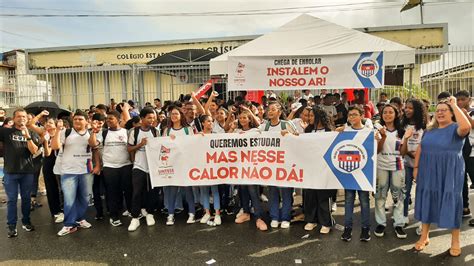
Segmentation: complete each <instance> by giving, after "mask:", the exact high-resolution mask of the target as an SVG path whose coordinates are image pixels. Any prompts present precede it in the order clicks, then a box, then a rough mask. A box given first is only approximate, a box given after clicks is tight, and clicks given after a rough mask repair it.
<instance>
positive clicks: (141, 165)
mask: <svg viewBox="0 0 474 266" xmlns="http://www.w3.org/2000/svg"><path fill="white" fill-rule="evenodd" d="M109 133H110V132H109ZM134 134H135V130H134V129H132V130H131V131H130V133H129V136H128V144H129V145H131V146H135V136H134ZM154 137H155V136H153V132H152V131H151V129H149V130H147V131H143V130H142V129H141V128H140V129H139V132H138V137H137V145H138V144H139V143H140V142H141V141H142V139H143V138H147V139H152V138H154ZM107 138H109V136H108V135H107ZM106 140H107V139H106ZM133 169H139V170H141V171H143V172H145V173H148V172H149V170H148V162H147V160H146V153H145V146H143V147H140V149H138V150H137V151H136V152H135V161H134V162H133Z"/></svg>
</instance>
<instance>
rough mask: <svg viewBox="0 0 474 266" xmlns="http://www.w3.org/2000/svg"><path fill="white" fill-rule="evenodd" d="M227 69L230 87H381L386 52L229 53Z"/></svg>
mask: <svg viewBox="0 0 474 266" xmlns="http://www.w3.org/2000/svg"><path fill="white" fill-rule="evenodd" d="M228 73H229V77H228V88H229V90H231V91H241V90H259V89H260V90H273V91H279V90H294V89H341V88H381V87H382V86H383V81H384V68H383V53H382V52H374V53H360V54H342V55H324V56H300V57H295V56H291V57H243V56H240V57H239V56H229V60H228Z"/></svg>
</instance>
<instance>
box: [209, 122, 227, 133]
mask: <svg viewBox="0 0 474 266" xmlns="http://www.w3.org/2000/svg"><path fill="white" fill-rule="evenodd" d="M212 132H214V133H225V130H224V128H223V127H221V125H220V124H219V122H217V121H214V124H213V126H212Z"/></svg>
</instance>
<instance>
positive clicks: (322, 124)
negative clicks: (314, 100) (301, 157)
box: [303, 106, 336, 234]
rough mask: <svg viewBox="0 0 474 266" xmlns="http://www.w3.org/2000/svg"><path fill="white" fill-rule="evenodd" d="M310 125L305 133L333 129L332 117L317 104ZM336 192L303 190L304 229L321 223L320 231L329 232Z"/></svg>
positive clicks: (310, 115) (312, 111)
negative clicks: (332, 202)
mask: <svg viewBox="0 0 474 266" xmlns="http://www.w3.org/2000/svg"><path fill="white" fill-rule="evenodd" d="M308 122H309V124H308V126H307V127H306V128H305V131H304V133H322V132H329V131H332V130H333V128H334V127H333V125H332V122H331V119H330V118H329V116H328V115H327V113H326V112H325V111H324V110H323V109H321V108H319V107H317V106H315V107H313V108H312V109H311V112H309V118H308ZM335 194H336V190H333V189H305V190H304V191H303V202H304V204H303V211H304V220H305V222H306V225H305V226H304V229H305V230H306V231H311V230H313V229H314V228H316V227H317V225H318V224H320V225H321V229H320V230H319V232H320V233H321V234H327V233H329V232H330V230H331V227H332V216H331V203H330V198H331V197H333V196H334V195H335Z"/></svg>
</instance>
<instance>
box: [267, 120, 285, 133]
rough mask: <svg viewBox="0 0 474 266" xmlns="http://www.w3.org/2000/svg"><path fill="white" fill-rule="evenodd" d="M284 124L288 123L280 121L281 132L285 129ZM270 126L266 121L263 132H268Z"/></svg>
mask: <svg viewBox="0 0 474 266" xmlns="http://www.w3.org/2000/svg"><path fill="white" fill-rule="evenodd" d="M286 123H288V122H286V121H283V120H280V125H281V130H285V129H286ZM270 126H271V122H270V121H267V124H266V125H265V131H268V130H269V129H270Z"/></svg>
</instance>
